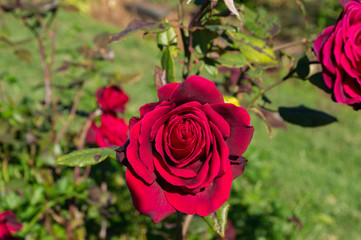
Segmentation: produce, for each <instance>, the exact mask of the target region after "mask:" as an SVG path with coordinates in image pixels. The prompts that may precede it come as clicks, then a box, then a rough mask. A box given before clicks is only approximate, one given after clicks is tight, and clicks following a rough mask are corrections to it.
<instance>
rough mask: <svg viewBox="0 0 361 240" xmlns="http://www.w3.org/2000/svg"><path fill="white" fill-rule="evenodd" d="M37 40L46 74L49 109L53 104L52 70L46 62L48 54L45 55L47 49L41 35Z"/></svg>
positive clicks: (45, 84) (46, 97) (46, 96)
mask: <svg viewBox="0 0 361 240" xmlns="http://www.w3.org/2000/svg"><path fill="white" fill-rule="evenodd" d="M36 40H37V43H38V48H39V52H40V57H41V63H42V66H43V72H44V86H45V106H47V107H49V106H50V103H51V94H52V93H51V70H50V66H49V65H48V64H47V62H46V54H45V47H44V44H43V42H42V39H41V35H40V34H38V35H37V36H36Z"/></svg>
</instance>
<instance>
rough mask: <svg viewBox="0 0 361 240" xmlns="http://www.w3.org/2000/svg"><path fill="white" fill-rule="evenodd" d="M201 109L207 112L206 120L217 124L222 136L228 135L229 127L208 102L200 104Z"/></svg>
mask: <svg viewBox="0 0 361 240" xmlns="http://www.w3.org/2000/svg"><path fill="white" fill-rule="evenodd" d="M202 110H203V111H204V113H205V114H207V117H208V120H209V121H211V122H212V123H213V124H214V125H216V126H217V128H218V130H219V131H220V132H221V134H222V136H223V137H224V138H227V137H229V135H230V127H229V124H228V122H227V121H226V120H225V119H224V117H223V116H222V115H220V114H219V113H218V112H216V111H215V110H214V109H213V108H212V107H211V106H210V105H209V104H208V103H207V104H205V105H203V106H202Z"/></svg>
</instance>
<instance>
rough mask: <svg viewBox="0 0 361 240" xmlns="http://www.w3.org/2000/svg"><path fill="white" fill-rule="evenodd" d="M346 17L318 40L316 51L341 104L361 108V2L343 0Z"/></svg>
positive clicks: (335, 96) (326, 77) (325, 31)
mask: <svg viewBox="0 0 361 240" xmlns="http://www.w3.org/2000/svg"><path fill="white" fill-rule="evenodd" d="M340 2H341V4H343V6H344V10H343V13H342V15H341V16H340V17H339V20H338V22H337V23H336V25H335V26H331V27H328V28H326V29H325V30H324V31H323V33H322V34H321V35H320V36H319V37H318V38H317V39H316V41H315V45H314V50H315V53H316V55H317V58H318V60H319V61H320V63H321V64H322V70H323V78H324V81H325V84H326V85H327V86H328V87H329V88H330V89H331V90H332V96H333V98H334V100H335V101H337V102H339V103H346V104H348V105H351V106H352V107H353V108H354V109H360V108H361V67H360V66H361V3H360V2H359V1H350V0H341V1H340Z"/></svg>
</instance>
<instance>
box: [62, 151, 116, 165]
mask: <svg viewBox="0 0 361 240" xmlns="http://www.w3.org/2000/svg"><path fill="white" fill-rule="evenodd" d="M116 148H118V147H117V146H115V147H112V148H89V149H85V150H78V151H75V152H72V153H69V154H67V155H63V156H61V157H59V158H58V159H57V160H56V162H55V164H56V165H63V166H69V167H85V166H91V165H95V164H98V163H101V162H102V161H104V160H105V159H107V158H108V157H109V158H113V159H115V155H116V154H115V149H116Z"/></svg>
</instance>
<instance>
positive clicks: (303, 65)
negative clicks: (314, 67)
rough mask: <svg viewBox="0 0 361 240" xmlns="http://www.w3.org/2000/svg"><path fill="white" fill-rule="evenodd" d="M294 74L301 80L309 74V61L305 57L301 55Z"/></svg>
mask: <svg viewBox="0 0 361 240" xmlns="http://www.w3.org/2000/svg"><path fill="white" fill-rule="evenodd" d="M296 72H297V75H298V76H299V77H300V78H302V79H304V78H305V77H307V76H308V74H310V60H308V57H307V55H303V56H302V57H301V58H300V60H298V63H297V67H296Z"/></svg>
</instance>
